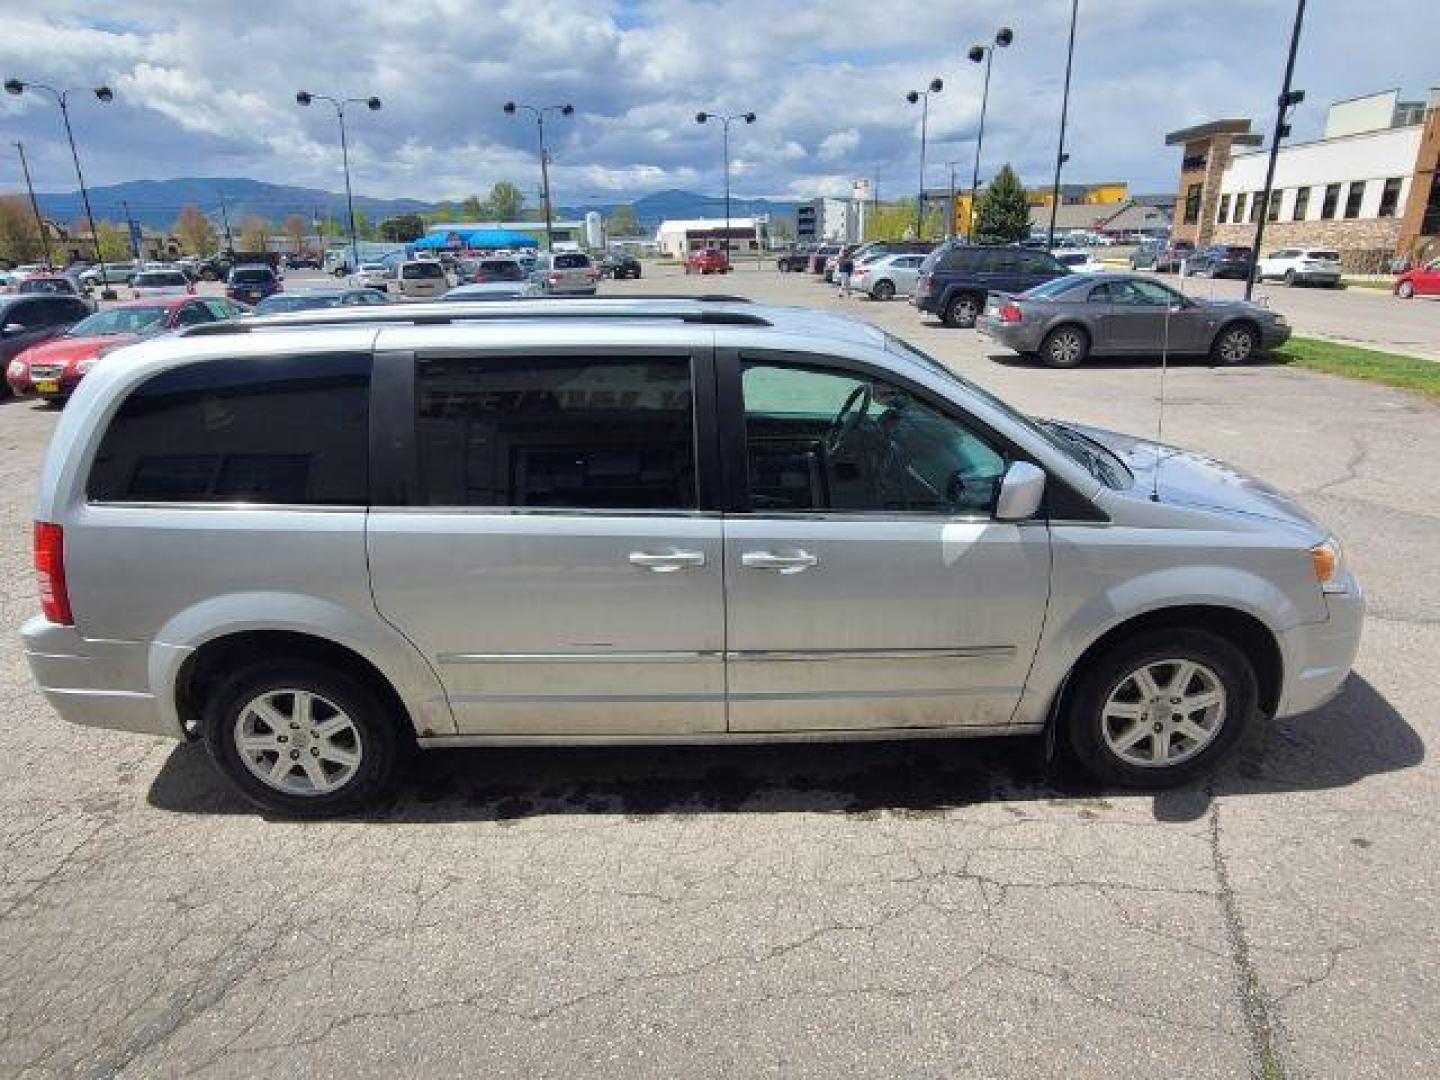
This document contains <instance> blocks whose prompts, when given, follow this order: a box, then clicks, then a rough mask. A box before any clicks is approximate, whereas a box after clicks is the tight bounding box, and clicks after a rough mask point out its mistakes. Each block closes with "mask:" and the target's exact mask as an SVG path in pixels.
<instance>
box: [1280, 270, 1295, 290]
mask: <svg viewBox="0 0 1440 1080" xmlns="http://www.w3.org/2000/svg"><path fill="white" fill-rule="evenodd" d="M1280 280H1281V281H1283V282H1284V283H1285V286H1286V288H1289V289H1293V288H1294V287H1295V271H1294V270H1286V271H1285V273H1284V275H1283V276H1282V277H1281V278H1280Z"/></svg>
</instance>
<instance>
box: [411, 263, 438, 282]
mask: <svg viewBox="0 0 1440 1080" xmlns="http://www.w3.org/2000/svg"><path fill="white" fill-rule="evenodd" d="M400 276H401V277H403V278H404V279H405V280H406V281H428V280H431V279H434V278H443V277H444V276H445V269H444V267H442V266H441V265H440V264H439V263H438V262H416V263H406V264H405V265H404V266H403V267H401V268H400Z"/></svg>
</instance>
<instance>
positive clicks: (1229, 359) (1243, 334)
mask: <svg viewBox="0 0 1440 1080" xmlns="http://www.w3.org/2000/svg"><path fill="white" fill-rule="evenodd" d="M1259 351H1260V335H1259V334H1258V333H1256V331H1255V328H1254V327H1253V326H1249V325H1247V324H1245V323H1233V324H1231V325H1230V326H1226V327H1222V328H1221V330H1220V333H1218V334H1216V335H1215V342H1214V344H1212V345H1211V346H1210V359H1211V361H1212V362H1213V363H1216V364H1223V365H1224V366H1226V367H1233V366H1234V365H1236V364H1244V363H1247V362H1249V361H1250V360H1252V359H1254V357H1255V354H1256V353H1257V352H1259Z"/></svg>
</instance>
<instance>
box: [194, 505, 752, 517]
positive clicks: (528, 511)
mask: <svg viewBox="0 0 1440 1080" xmlns="http://www.w3.org/2000/svg"><path fill="white" fill-rule="evenodd" d="M167 505H174V504H173V503H170V504H167ZM359 509H362V510H363V509H365V508H364V507H360V508H359ZM370 512H371V513H372V514H447V515H449V514H468V515H472V516H486V517H493V516H497V515H500V514H504V515H507V516H513V517H521V516H524V517H604V518H687V519H714V520H719V519H720V518H721V517H723V516H724V515H723V514H721V513H720V511H718V510H601V509H596V508H594V507H556V506H372V507H370Z"/></svg>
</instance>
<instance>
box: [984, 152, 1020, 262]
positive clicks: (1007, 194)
mask: <svg viewBox="0 0 1440 1080" xmlns="http://www.w3.org/2000/svg"><path fill="white" fill-rule="evenodd" d="M1029 235H1030V206H1029V204H1028V203H1027V202H1026V201H1025V188H1024V186H1023V185H1022V184H1021V183H1020V178H1019V177H1018V176H1016V175H1015V170H1014V169H1012V168H1010V166H1009V165H1008V164H1006V165H1003V166H1001V168H1000V171H999V172H998V173H996V174H995V179H994V180H992V181H991V182H990V186H989V187H987V188H986V189H985V190H984V191H983V192H982V193H981V195H980V201H979V202H978V203H977V204H976V207H975V241H976V243H980V244H1013V243H1015V242H1016V241H1017V240H1024V239H1025V238H1026V237H1027V236H1029Z"/></svg>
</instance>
